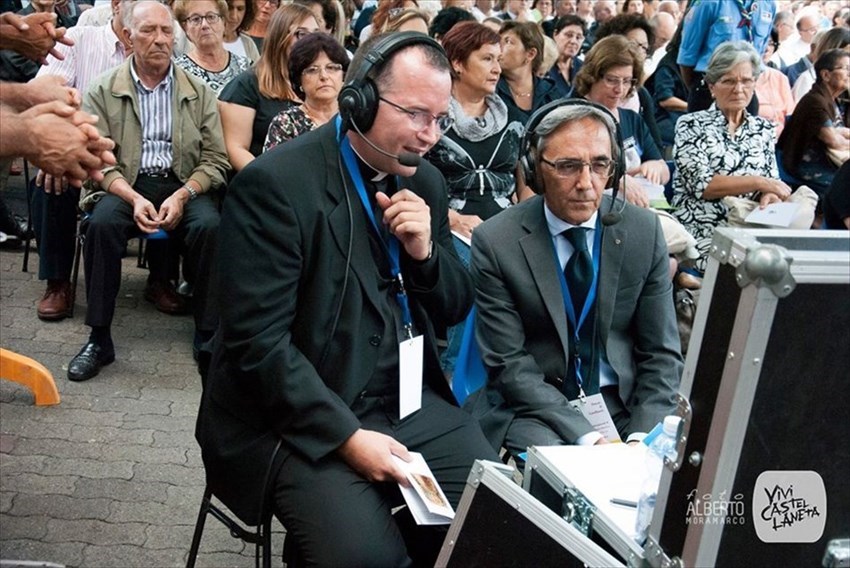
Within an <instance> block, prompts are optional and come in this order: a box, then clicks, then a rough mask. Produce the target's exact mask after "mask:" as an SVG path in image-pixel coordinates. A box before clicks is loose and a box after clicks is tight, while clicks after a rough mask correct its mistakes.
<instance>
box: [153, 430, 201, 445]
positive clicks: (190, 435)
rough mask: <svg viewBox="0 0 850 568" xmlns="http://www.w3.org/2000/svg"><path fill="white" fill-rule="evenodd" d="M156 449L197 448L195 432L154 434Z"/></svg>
mask: <svg viewBox="0 0 850 568" xmlns="http://www.w3.org/2000/svg"><path fill="white" fill-rule="evenodd" d="M152 445H153V447H154V448H183V449H185V448H187V447H197V445H198V442H197V441H196V440H195V435H194V432H154V433H153V444H152Z"/></svg>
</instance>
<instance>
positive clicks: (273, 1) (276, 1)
mask: <svg viewBox="0 0 850 568" xmlns="http://www.w3.org/2000/svg"><path fill="white" fill-rule="evenodd" d="M259 4H260V5H261V6H262V5H263V4H268V5H269V6H271V7H272V8H277V7H279V6H280V0H260V1H259Z"/></svg>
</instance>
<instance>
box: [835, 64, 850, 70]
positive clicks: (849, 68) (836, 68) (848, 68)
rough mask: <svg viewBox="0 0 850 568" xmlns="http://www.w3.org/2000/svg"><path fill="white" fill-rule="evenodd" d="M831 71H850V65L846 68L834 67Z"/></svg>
mask: <svg viewBox="0 0 850 568" xmlns="http://www.w3.org/2000/svg"><path fill="white" fill-rule="evenodd" d="M830 71H850V65H845V66H844V67H833V68H832V69H830Z"/></svg>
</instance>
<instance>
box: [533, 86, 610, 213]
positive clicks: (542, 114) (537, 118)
mask: <svg viewBox="0 0 850 568" xmlns="http://www.w3.org/2000/svg"><path fill="white" fill-rule="evenodd" d="M567 106H584V107H592V108H594V109H596V110H598V111H600V112H602V113H604V114H605V115H606V116H608V117H609V118H610V119H611V121H612V122H613V123H614V133H615V136H616V140H612V145H613V146H616V147H617V150H618V151H617V157H616V160H615V167H614V172H613V173H612V174H611V180H612V185H613V189H614V199H615V200H616V198H617V192H618V189H619V185H620V178H621V177H622V176H623V175H624V174H625V171H626V163H625V153H624V152H623V135H622V133H621V132H620V123H619V122H617V120H616V119H615V118H614V116H613V115H612V114H611V111H610V110H608V109H607V108H605V107H604V106H602V105H600V104H597V103H594V102H592V101H589V100H587V99H579V98H570V99H559V100H557V101H553V102H551V103H547V104H545V105H543V106H542V107H540V108H539V109H537V110H536V111H535V112H534V114H532V115H531V117H530V118H529V119H528V122H526V124H525V133H524V134H523V136H522V142H521V143H520V152H521V157H520V167H521V168H522V172H523V176H524V177H525V184H526V185H527V186H528V187H530V188H531V189H532V190H533V191H534V192H535V193H543V188H542V187H537V185H538V184H537V177H536V176H537V171H536V168H537V164H536V163H535V156H534V155H533V154H534V153H535V151H536V146H537V137H538V135H537V128H538V127H539V126H540V123H541V122H542V121H543V119H544V118H546V117H547V116H548V115H549V114H550V113H551V112H553V111H555V110H557V109H559V108H561V107H567Z"/></svg>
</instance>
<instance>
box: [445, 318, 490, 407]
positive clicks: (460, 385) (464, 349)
mask: <svg viewBox="0 0 850 568" xmlns="http://www.w3.org/2000/svg"><path fill="white" fill-rule="evenodd" d="M486 382H487V370H486V369H485V368H484V362H483V361H482V360H481V352H480V351H478V342H477V341H476V340H475V307H474V306H473V308H472V309H471V310H470V311H469V315H468V316H466V325H465V326H464V328H463V338H462V339H461V344H460V352H459V353H458V356H457V363H456V364H455V371H454V375H452V393H453V394H454V395H455V400H457V403H458V404H459V405H461V406H463V403H464V401H465V400H466V397H468V396H469V395H471V394H472V393H474V392H475V391H477V390H478V389H480V388H481V387H483V386H484V384H485V383H486Z"/></svg>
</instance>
